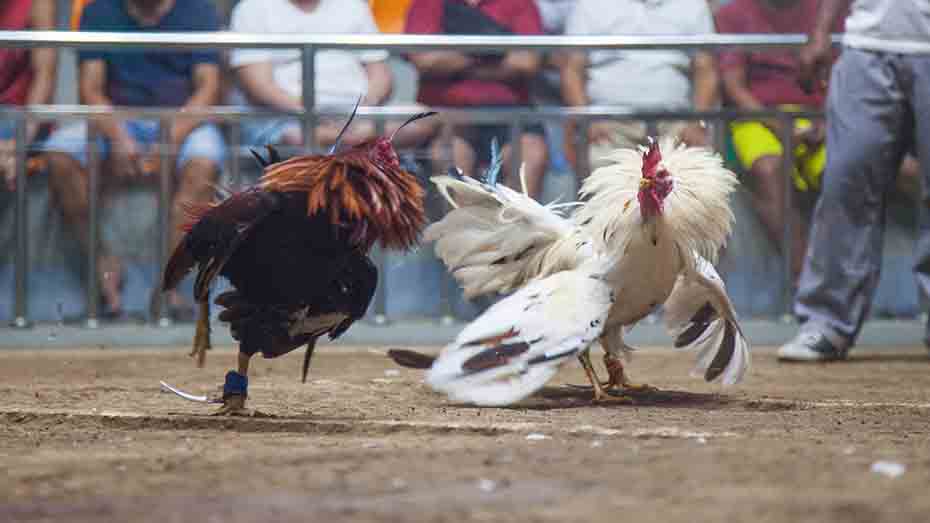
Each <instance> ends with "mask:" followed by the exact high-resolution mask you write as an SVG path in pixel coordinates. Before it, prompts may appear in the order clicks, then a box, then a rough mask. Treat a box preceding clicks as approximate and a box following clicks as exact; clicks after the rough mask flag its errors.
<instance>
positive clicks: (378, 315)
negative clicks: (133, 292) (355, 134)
mask: <svg viewBox="0 0 930 523" xmlns="http://www.w3.org/2000/svg"><path fill="white" fill-rule="evenodd" d="M375 134H376V135H378V136H383V135H384V120H381V119H379V120H377V122H375ZM374 255H375V265H376V266H377V267H378V274H379V278H378V286H377V287H375V296H374V302H375V317H374V320H375V324H376V325H386V324H387V323H388V316H387V279H388V278H387V276H388V271H387V256H388V255H387V251H385V250H384V248H383V247H378V248H377V249H376V250H375V253H374Z"/></svg>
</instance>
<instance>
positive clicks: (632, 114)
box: [0, 31, 840, 328]
mask: <svg viewBox="0 0 930 523" xmlns="http://www.w3.org/2000/svg"><path fill="white" fill-rule="evenodd" d="M833 38H834V42H835V43H838V42H839V38H840V37H839V36H838V35H834V37H833ZM805 41H806V36H804V35H797V34H794V35H722V34H707V35H688V36H665V35H654V36H653V35H649V36H621V35H618V36H471V35H469V36H448V35H395V34H381V35H340V34H331V35H330V34H327V35H296V34H249V33H233V32H185V33H167V32H159V33H154V32H153V33H120V32H112V33H106V32H80V31H79V32H72V31H0V47H27V48H28V47H74V48H113V47H117V48H152V47H158V48H184V49H204V48H210V49H217V48H219V49H233V48H261V49H268V48H278V49H280V48H286V49H293V48H297V49H300V50H301V57H302V58H301V60H302V65H303V92H302V100H303V109H302V110H298V111H269V110H262V109H253V108H248V107H233V106H216V107H211V108H207V109H203V110H185V111H184V112H183V114H184V115H190V116H209V117H210V118H211V119H214V120H219V121H225V122H231V123H237V122H239V121H240V120H241V119H243V118H256V117H282V116H284V117H286V116H291V117H297V118H299V119H300V120H301V122H302V130H303V145H304V148H305V149H306V150H315V149H316V140H315V136H314V129H315V127H316V123H317V121H318V119H319V118H320V117H323V116H340V117H343V116H345V115H344V114H343V113H342V112H335V111H332V110H326V109H321V108H317V107H315V84H314V74H313V72H314V70H315V67H314V64H315V53H316V52H317V51H318V50H321V49H353V50H359V49H386V50H390V51H394V52H410V51H425V50H435V49H451V50H458V51H481V50H500V49H514V50H516V49H519V50H533V51H556V50H563V51H564V50H579V51H582V50H583V51H588V50H591V49H624V50H631V49H650V50H651V49H682V50H694V49H703V50H713V49H721V48H728V47H740V48H744V49H778V48H795V47H798V46H800V45H802V44H803V43H804V42H805ZM433 109H434V110H437V111H439V113H440V118H441V119H442V121H443V123H444V124H450V123H464V122H468V123H500V122H502V121H506V122H507V123H508V125H509V126H510V132H511V136H517V135H518V134H519V132H520V131H519V130H520V128H521V126H522V124H523V123H525V122H528V121H548V120H564V119H566V118H571V119H575V120H577V122H578V132H577V134H576V147H577V151H578V162H579V163H578V169H580V170H581V171H582V172H584V173H587V172H588V170H589V167H588V158H587V147H586V144H585V139H584V137H585V136H586V135H587V132H586V131H587V126H588V124H589V123H590V122H591V121H592V120H596V119H621V120H631V119H636V120H653V121H655V120H702V121H712V122H727V121H732V120H739V119H758V118H778V119H781V120H782V121H783V122H784V123H785V124H786V125H784V129H785V132H784V135H783V136H782V141H783V143H784V151H785V161H784V162H783V169H784V175H785V176H786V179H788V177H790V173H791V170H792V169H793V165H794V158H793V155H792V151H793V149H794V148H793V146H792V141H793V135H792V132H791V129H792V128H793V120H794V119H795V118H810V117H819V116H822V115H821V113H819V112H792V113H786V112H782V111H778V110H763V111H752V112H746V111H735V110H731V109H722V110H718V111H704V112H694V111H625V110H620V109H617V108H615V107H609V106H589V107H526V108H506V109H505V108H499V109H498V108H477V109H463V108H443V107H439V108H433ZM420 111H422V108H421V107H409V106H407V107H405V106H391V107H361V108H360V109H359V112H358V116H359V117H360V118H363V119H364V118H368V119H372V120H375V121H376V122H377V125H378V127H379V128H383V125H384V122H385V121H386V120H391V119H403V118H405V117H407V116H410V115H412V114H414V113H417V112H420ZM100 114H107V115H114V116H117V117H122V118H126V117H142V118H152V119H158V120H160V121H161V122H162V123H163V125H162V126H161V128H162V131H163V132H164V131H165V130H166V129H168V128H169V125H168V124H170V122H171V121H172V118H173V117H174V116H176V115H178V114H182V113H179V112H178V111H177V110H174V109H165V108H135V107H113V108H110V107H99V106H66V105H36V106H26V107H8V106H7V107H0V118H5V119H14V120H15V121H16V129H17V131H16V136H17V144H18V146H17V163H16V165H17V166H18V170H17V173H16V181H17V184H16V198H15V201H16V210H15V212H16V256H15V266H16V270H15V278H16V285H15V309H14V320H13V325H14V326H16V327H28V326H29V325H30V321H29V317H28V311H27V302H28V300H27V298H28V287H27V276H28V273H27V271H28V268H27V267H28V259H27V258H28V237H27V236H28V229H27V224H26V216H27V215H26V205H27V199H26V183H27V172H26V161H25V155H26V151H25V147H23V146H22V144H23V143H24V139H25V128H26V124H27V122H28V121H30V120H32V119H43V118H78V117H85V118H86V117H88V116H93V115H100ZM233 128H234V129H236V131H235V132H232V133H231V142H232V143H230V150H231V151H233V158H232V160H233V161H232V162H231V168H232V169H233V171H234V172H233V173H232V176H233V179H234V180H236V181H238V180H239V173H238V169H239V167H238V161H237V160H236V157H237V155H236V154H235V152H236V151H237V150H238V148H239V145H240V144H239V143H238V141H239V136H240V133H239V132H238V128H237V127H235V126H234V127H233ZM166 141H167V140H162V144H164V143H165V142H166ZM89 142H90V143H89V144H88V145H89V147H90V149H91V150H89V154H90V160H91V161H90V162H89V177H90V179H89V187H90V195H89V198H90V204H91V214H90V216H89V219H90V225H89V226H90V229H91V231H90V239H91V241H90V249H89V252H88V257H89V263H88V274H87V282H86V285H87V321H86V325H87V326H88V327H91V328H92V327H96V326H97V325H98V322H97V292H98V281H97V275H96V266H95V262H96V259H95V257H96V252H95V245H96V241H95V239H96V234H97V222H98V212H97V210H96V207H97V205H96V204H97V192H98V190H99V158H97V156H98V154H96V153H97V152H96V151H95V150H94V149H95V147H93V140H89ZM169 152H170V151H165V148H164V147H159V154H160V155H164V154H166V153H169ZM514 154H515V155H516V157H517V158H519V157H521V154H520V142H519V140H517V141H515V142H514ZM159 163H160V165H161V169H160V173H159V175H160V178H161V180H160V183H159V191H160V195H159V199H158V202H159V203H158V214H159V234H158V243H159V245H158V248H157V249H156V251H157V256H158V262H159V263H160V264H161V263H164V259H165V253H166V247H167V246H166V244H167V238H168V226H169V224H168V222H169V218H168V217H169V215H170V213H169V210H168V206H169V205H170V201H171V200H170V192H171V179H170V174H171V172H170V167H169V163H168V162H167V161H164V160H162V161H160V162H159ZM516 163H517V162H512V164H513V165H511V168H512V169H513V170H514V171H515V170H516V169H517V165H516ZM785 186H786V198H785V205H786V206H790V205H792V203H791V184H790V183H786V184H785ZM785 215H786V217H787V216H790V213H786V214H785ZM791 227H792V224H791V223H788V220H787V219H786V224H785V230H784V240H785V241H784V249H783V257H784V259H785V267H786V270H785V282H784V283H785V284H784V285H783V293H782V297H781V298H782V299H781V302H782V310H783V311H784V312H785V313H787V312H788V311H789V307H790V303H791V296H790V288H791V285H790V278H791V276H790V263H789V262H788V260H790V259H791V252H790V249H791V245H792V242H791V231H792V229H791ZM379 260H382V261H383V256H380V255H379ZM381 269H382V273H383V267H381ZM384 288H385V285H379V289H380V290H379V294H378V296H376V299H375V300H374V301H375V319H376V321H377V322H379V323H383V322H384V320H386V314H385V303H386V296H385V295H384ZM161 305H162V302H161V295H160V293H159V294H158V296H157V298H156V302H155V306H156V308H157V309H158V310H159V311H161V313H160V315H159V316H160V317H159V318H158V323H159V324H161V325H166V324H169V323H170V321H169V320H168V318H167V316H165V312H164V311H165V308H164V307H162V306H161ZM444 316H448V312H445V313H444ZM444 319H446V320H448V319H449V318H448V317H444Z"/></svg>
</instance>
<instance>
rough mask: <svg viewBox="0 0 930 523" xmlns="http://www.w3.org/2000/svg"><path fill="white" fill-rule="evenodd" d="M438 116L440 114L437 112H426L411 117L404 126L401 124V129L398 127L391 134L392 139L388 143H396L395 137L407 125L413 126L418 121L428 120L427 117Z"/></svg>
mask: <svg viewBox="0 0 930 523" xmlns="http://www.w3.org/2000/svg"><path fill="white" fill-rule="evenodd" d="M436 114H439V113H437V112H436V111H428V112H425V113H417V114H415V115H413V116H411V117H410V118H407V121H406V122H404V123H402V124H400V127H398V128H397V130H395V131H394V132H393V133H392V134H391V138H390V139H389V140H388V141H389V142H393V141H394V137H395V136H397V133H398V131H400V130H401V129H403V128H404V127H405V126H406V125H407V124H411V123H413V122H415V121H417V120H422V119H423V118H427V117H430V116H433V115H436Z"/></svg>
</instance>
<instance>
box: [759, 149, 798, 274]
mask: <svg viewBox="0 0 930 523" xmlns="http://www.w3.org/2000/svg"><path fill="white" fill-rule="evenodd" d="M750 175H751V176H752V189H751V191H750V198H751V200H752V204H753V207H754V208H755V209H756V212H757V213H759V219H760V220H761V221H762V225H763V226H764V227H765V231H766V233H767V234H768V236H769V239H770V240H771V241H772V243H774V244H775V246H776V247H777V248H778V250H779V252H784V251H785V249H784V231H785V219H786V215H785V184H786V183H791V181H790V180H789V179H786V178H785V176H784V173H782V168H781V158H779V157H777V156H763V157H762V158H759V159H758V160H756V162H755V163H753V165H752V169H751V174H750ZM788 212H789V213H790V214H788V215H787V217H790V218H791V222H792V239H793V243H792V246H791V251H792V252H791V260H790V263H791V271H792V274H793V275H794V280H795V281H797V278H798V276H799V275H800V274H801V267H802V266H803V264H804V250H805V249H806V245H807V234H806V232H807V231H806V228H805V227H804V226H803V222H802V218H801V213H800V212H799V211H798V210H797V208H796V207H794V206H791V208H789V209H788Z"/></svg>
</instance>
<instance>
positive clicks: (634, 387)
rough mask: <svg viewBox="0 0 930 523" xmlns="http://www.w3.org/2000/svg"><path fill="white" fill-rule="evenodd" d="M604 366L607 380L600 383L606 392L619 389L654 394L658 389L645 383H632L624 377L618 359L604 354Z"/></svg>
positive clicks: (621, 364) (621, 365)
mask: <svg viewBox="0 0 930 523" xmlns="http://www.w3.org/2000/svg"><path fill="white" fill-rule="evenodd" d="M604 366H605V367H607V375H608V377H609V379H608V380H607V381H606V382H604V383H602V384H601V386H602V387H604V388H605V389H607V390H616V389H620V390H622V391H629V392H640V393H642V392H656V391H658V390H659V389H657V388H656V387H653V386H652V385H646V384H645V383H633V382H632V381H630V380H629V379H628V378H627V377H626V371H625V370H624V368H623V362H622V361H620V358H617V357H616V356H614V355H612V354H610V353H609V352H608V353H606V354H604Z"/></svg>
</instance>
